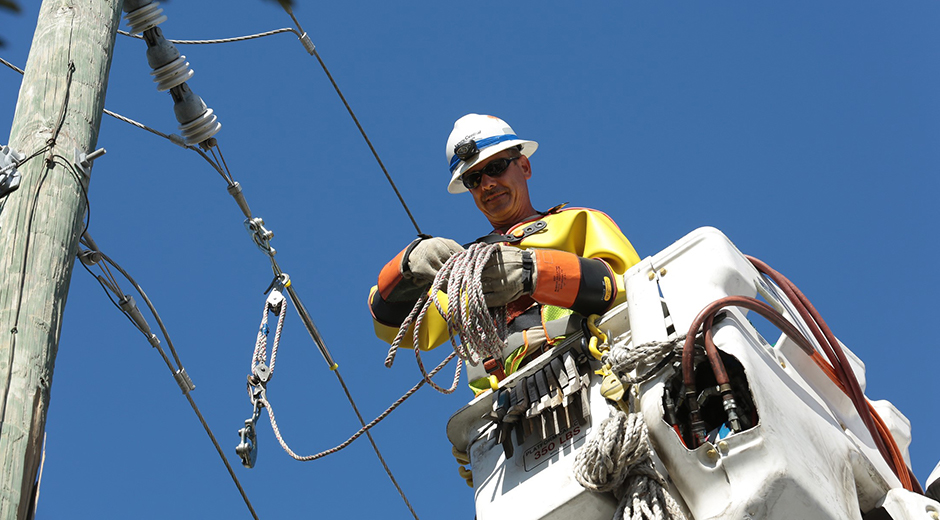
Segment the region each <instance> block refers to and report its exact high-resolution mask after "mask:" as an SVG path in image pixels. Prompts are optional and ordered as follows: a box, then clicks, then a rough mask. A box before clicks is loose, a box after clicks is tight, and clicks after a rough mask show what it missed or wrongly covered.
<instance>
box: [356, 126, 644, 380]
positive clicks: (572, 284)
mask: <svg viewBox="0 0 940 520" xmlns="http://www.w3.org/2000/svg"><path fill="white" fill-rule="evenodd" d="M537 148H538V143H536V142H535V141H527V140H524V139H520V138H519V137H517V136H516V134H515V132H514V131H513V129H512V128H511V127H510V126H509V125H508V124H506V122H505V121H503V120H502V119H499V118H498V117H494V116H488V115H479V114H467V115H465V116H463V117H461V118H460V119H458V120H457V122H456V123H454V130H453V131H452V132H451V133H450V137H448V139H447V147H446V150H445V151H446V153H447V163H448V167H449V169H450V184H448V186H447V191H448V192H450V193H455V194H457V193H462V192H466V191H469V192H470V195H471V196H472V197H473V201H474V203H476V206H477V208H478V209H479V210H480V211H481V212H482V213H483V215H484V216H486V218H487V220H489V222H490V225H492V226H493V231H492V233H491V234H490V235H487V236H485V237H483V238H481V239H480V240H481V241H486V242H488V243H499V244H500V246H499V250H498V251H497V252H496V253H494V254H493V256H491V257H490V260H489V262H488V263H487V264H486V267H485V268H484V270H483V274H482V277H481V282H482V285H483V292H484V295H485V297H486V303H487V305H488V306H490V307H498V306H503V305H506V306H507V309H506V310H507V319H508V330H509V336H508V338H507V344H508V346H507V347H506V348H505V349H504V351H503V359H500V360H487V362H486V363H481V364H480V365H479V366H477V367H469V368H470V380H471V381H470V386H471V387H472V388H473V389H474V391H475V392H482V391H484V390H486V389H488V388H490V382H489V375H490V374H493V375H496V377H497V378H498V379H502V378H504V377H506V376H507V375H509V374H511V373H513V372H515V371H516V370H518V369H519V367H520V366H522V365H523V364H524V363H525V362H526V361H528V360H529V359H534V358H535V357H537V356H538V355H539V354H541V353H542V352H545V351H546V350H547V349H549V348H551V347H552V346H553V345H554V344H556V342H557V341H558V340H560V339H562V338H563V337H564V336H565V335H567V334H571V333H572V332H574V331H576V330H580V324H581V317H582V316H589V315H591V314H602V313H604V312H606V311H607V310H608V309H610V308H611V307H613V306H614V305H617V304H619V303H621V302H623V301H624V300H625V299H626V294H625V291H624V288H623V276H622V275H623V274H624V273H625V272H626V271H627V269H629V268H630V267H631V266H633V265H634V264H636V263H638V262H639V261H640V258H639V256H637V253H636V251H635V250H634V249H633V246H632V245H631V244H630V241H629V240H627V238H626V237H625V236H624V235H623V233H622V232H621V231H620V228H618V227H617V224H615V223H614V221H613V220H611V218H610V217H608V216H607V215H605V214H604V213H601V212H600V211H596V210H592V209H586V208H564V204H560V205H558V206H555V207H553V208H551V209H549V210H547V211H538V210H536V209H535V208H534V207H533V206H532V202H531V200H530V199H529V187H528V181H529V179H530V178H531V177H532V165H531V163H530V162H529V157H531V156H532V154H533V153H535V150H536V149H537ZM462 250H463V247H461V246H460V244H458V243H457V242H455V241H454V240H451V239H449V238H443V237H434V238H419V239H417V240H415V241H414V242H412V243H411V244H409V245H408V246H407V247H406V248H405V249H403V250H402V251H401V252H400V253H398V255H396V256H395V258H393V259H392V260H391V261H390V262H389V263H388V264H386V265H385V267H383V268H382V271H381V272H380V273H379V279H378V284H377V285H376V286H375V287H373V288H372V290H371V292H370V294H369V306H370V308H371V310H372V318H373V321H374V325H375V331H376V335H377V336H378V337H379V338H381V339H383V340H384V341H386V342H388V343H391V342H392V341H393V340H394V338H395V335H396V334H397V333H398V329H399V327H400V326H401V324H402V322H403V321H404V320H405V318H406V317H407V316H408V313H409V312H410V311H411V309H412V308H413V307H414V305H415V302H416V301H417V300H418V298H419V297H420V296H421V295H422V294H424V293H426V292H427V291H428V289H429V288H430V286H431V283H432V282H433V281H434V277H435V276H436V275H437V272H438V271H439V270H440V269H441V267H442V266H443V265H444V263H445V262H447V260H448V259H449V258H450V257H451V255H453V254H454V253H456V252H458V251H462ZM418 334H419V345H420V348H421V349H422V350H430V349H432V348H434V347H437V346H438V345H440V344H442V343H444V342H445V341H447V339H448V332H447V324H446V322H445V321H444V319H443V318H442V317H441V316H440V314H438V313H437V310H436V309H435V308H434V307H433V306H432V307H431V310H430V311H429V313H428V316H427V317H426V318H425V321H424V323H423V324H422V326H421V330H420V331H418ZM402 344H403V345H411V344H412V339H411V338H406V339H405V340H404V341H403V342H402Z"/></svg>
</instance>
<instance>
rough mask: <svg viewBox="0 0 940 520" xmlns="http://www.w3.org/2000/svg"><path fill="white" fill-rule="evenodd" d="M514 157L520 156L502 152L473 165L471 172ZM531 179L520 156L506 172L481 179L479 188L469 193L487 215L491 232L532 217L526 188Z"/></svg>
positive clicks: (513, 151) (525, 160)
mask: <svg viewBox="0 0 940 520" xmlns="http://www.w3.org/2000/svg"><path fill="white" fill-rule="evenodd" d="M513 156H519V152H518V151H516V150H503V151H501V152H499V153H498V154H496V155H494V156H492V157H490V158H488V159H487V160H486V161H483V162H481V163H480V164H477V165H475V166H474V167H473V170H471V172H473V171H477V170H480V169H482V168H484V167H486V165H487V164H489V163H491V162H492V161H495V160H497V159H503V158H509V157H513ZM468 173H469V172H468ZM464 175H466V174H464ZM531 176H532V170H531V167H530V166H529V159H528V158H527V157H526V156H524V155H521V156H519V157H518V158H517V159H516V160H514V161H513V162H512V163H511V164H510V165H509V167H507V168H506V170H505V171H504V172H503V173H502V175H499V176H498V177H495V178H494V177H490V176H489V175H483V176H482V178H481V179H480V185H479V186H477V187H476V188H474V189H472V190H470V194H471V195H473V202H475V203H476V205H477V208H478V209H479V210H480V211H482V212H483V214H484V215H486V218H487V219H488V220H489V221H490V223H491V224H493V227H494V228H496V229H499V230H505V229H507V228H509V227H510V226H512V225H513V224H517V223H518V222H520V221H522V220H523V219H525V218H526V217H529V216H532V214H534V213H535V210H534V209H533V208H532V203H531V201H530V200H529V186H528V184H527V182H526V181H527V180H528V179H529V178H530V177H531Z"/></svg>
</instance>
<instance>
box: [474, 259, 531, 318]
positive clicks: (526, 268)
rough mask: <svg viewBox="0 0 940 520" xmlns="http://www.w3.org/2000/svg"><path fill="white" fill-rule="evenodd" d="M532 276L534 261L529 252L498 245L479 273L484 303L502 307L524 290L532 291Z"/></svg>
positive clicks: (488, 305)
mask: <svg viewBox="0 0 940 520" xmlns="http://www.w3.org/2000/svg"><path fill="white" fill-rule="evenodd" d="M535 279H536V272H535V262H533V261H532V256H531V253H530V252H528V251H524V250H522V249H519V248H518V247H512V246H505V245H500V246H499V249H498V250H497V251H495V252H494V253H493V255H492V256H490V258H489V260H487V262H486V265H484V266H483V272H482V273H481V275H480V282H481V284H482V285H483V297H484V298H486V306H487V307H502V306H503V305H506V304H508V303H509V302H512V301H514V300H516V299H517V298H519V297H520V296H522V295H523V294H532V288H533V287H535Z"/></svg>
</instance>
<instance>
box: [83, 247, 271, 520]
mask: <svg viewBox="0 0 940 520" xmlns="http://www.w3.org/2000/svg"><path fill="white" fill-rule="evenodd" d="M81 242H82V244H83V245H85V247H87V248H88V249H87V250H83V251H80V252H79V254H78V257H79V260H80V261H81V264H82V266H83V267H84V268H85V270H86V271H88V273H89V274H91V275H92V276H94V277H95V279H96V280H97V281H98V283H99V284H101V287H102V288H103V289H104V290H105V294H107V296H108V299H109V300H111V303H113V304H114V305H115V306H116V307H117V308H118V309H119V310H120V311H121V312H122V313H123V314H124V315H125V316H127V318H128V319H129V320H130V321H131V323H133V324H134V326H135V328H137V329H138V330H139V331H140V332H141V333H142V334H143V335H144V336H145V337H146V338H147V341H148V342H149V343H150V345H151V346H153V347H154V348H155V349H157V352H158V353H159V354H160V357H161V358H163V362H164V363H166V366H167V368H168V369H169V370H170V372H171V373H172V374H173V379H174V380H176V383H177V384H178V385H179V387H180V390H182V392H183V395H184V396H185V397H186V400H187V401H188V402H189V406H190V407H191V408H192V409H193V412H194V413H195V414H196V417H197V418H198V419H199V422H200V424H202V427H203V429H204V430H205V431H206V434H207V435H208V436H209V440H210V441H212V445H213V446H215V450H216V451H217V452H218V453H219V457H220V458H221V459H222V463H223V464H224V465H225V469H226V470H228V473H229V475H230V476H231V477H232V481H233V482H234V483H235V487H237V488H238V492H239V494H241V496H242V500H244V502H245V505H246V506H247V507H248V510H249V511H250V512H251V516H252V517H253V518H254V519H255V520H258V515H257V513H256V512H255V509H254V506H252V504H251V500H250V499H249V498H248V495H247V494H246V493H245V489H244V488H243V487H242V485H241V482H240V481H239V480H238V477H237V476H236V475H235V471H234V470H233V469H232V466H231V464H229V462H228V459H227V458H226V457H225V453H224V452H223V451H222V447H221V446H220V445H219V442H218V440H216V438H215V434H213V433H212V429H211V428H210V427H209V424H208V423H207V422H206V419H205V417H203V415H202V412H201V411H200V410H199V406H197V405H196V402H195V400H193V397H192V395H191V391H192V390H194V389H195V388H196V386H195V385H194V384H193V382H192V379H191V378H190V377H189V375H188V374H187V373H186V369H185V368H184V367H183V364H182V361H180V358H179V355H178V354H177V352H176V348H175V347H174V346H173V340H172V339H171V338H170V334H169V332H168V331H167V330H166V326H165V325H164V324H163V320H162V319H161V318H160V314H159V313H158V312H157V309H156V308H155V307H154V306H153V303H152V302H151V301H150V298H148V297H147V294H146V293H145V292H144V290H143V288H141V286H140V285H139V284H138V283H137V281H136V280H134V278H133V277H131V275H130V274H128V273H127V271H125V270H124V269H123V268H122V267H121V266H120V265H118V264H117V262H115V261H114V260H112V259H111V258H110V257H109V256H108V255H106V254H104V253H102V252H101V251H100V250H99V249H98V246H97V244H95V242H94V240H93V239H92V238H91V236H90V235H89V234H88V233H83V234H82V239H81ZM102 260H103V261H104V262H106V264H104V265H102V264H101V261H102ZM93 265H98V266H99V268H101V269H102V271H103V272H105V273H106V275H107V277H108V279H109V280H105V279H104V278H103V277H101V276H97V275H95V274H94V273H93V272H92V271H91V269H90V266H93ZM108 265H110V266H112V267H114V268H115V269H116V270H117V271H118V272H119V273H121V275H122V276H123V277H124V278H125V279H127V281H128V282H130V283H131V285H132V286H133V287H134V289H135V290H136V291H137V294H139V295H140V297H141V298H142V299H143V301H144V303H145V304H146V305H147V308H148V309H149V310H150V314H151V315H153V317H154V319H156V320H157V325H158V326H159V327H160V332H161V333H162V335H163V337H164V339H165V340H166V343H167V347H169V349H170V353H171V354H172V356H173V360H174V361H175V363H176V364H175V366H174V364H173V362H172V361H170V358H169V357H168V356H167V355H166V352H164V350H163V348H162V346H161V344H160V340H159V338H157V336H156V335H155V334H154V333H153V332H152V331H151V330H150V326H149V325H148V324H147V321H146V319H145V318H144V317H143V315H141V313H140V311H139V310H138V309H137V306H136V304H135V303H134V300H133V298H131V297H130V295H128V294H126V293H125V292H124V291H122V290H121V289H120V287H119V286H118V284H117V280H115V279H114V277H113V275H112V274H111V272H110V269H109V268H108ZM108 281H110V283H108ZM112 293H114V294H115V295H116V296H118V298H119V299H118V301H115V300H114V299H113V298H112V297H111V294H112Z"/></svg>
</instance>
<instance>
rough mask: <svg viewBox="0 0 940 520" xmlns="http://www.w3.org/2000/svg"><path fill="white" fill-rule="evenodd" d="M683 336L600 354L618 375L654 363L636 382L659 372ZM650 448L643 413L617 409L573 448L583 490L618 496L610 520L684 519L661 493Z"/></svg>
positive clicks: (614, 347)
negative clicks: (610, 493)
mask: <svg viewBox="0 0 940 520" xmlns="http://www.w3.org/2000/svg"><path fill="white" fill-rule="evenodd" d="M681 344H682V338H679V339H675V340H672V341H666V342H651V343H646V344H643V345H639V346H637V347H635V348H633V349H627V348H626V347H625V346H623V345H614V346H613V347H612V348H611V350H610V352H608V353H607V354H605V362H606V363H609V364H610V365H611V367H612V369H613V370H614V372H615V373H617V374H618V375H622V374H625V373H627V372H632V371H634V370H636V368H637V367H638V366H639V365H640V364H646V365H656V366H655V367H654V368H653V369H651V370H649V371H647V373H645V374H644V375H643V376H639V377H637V378H636V379H635V380H631V381H636V380H640V379H644V378H648V377H650V376H651V375H652V374H651V373H655V372H658V371H659V369H660V367H661V362H662V361H663V360H664V359H668V358H669V356H670V355H672V354H673V353H674V352H675V351H676V349H677V348H679V345H681ZM651 451H652V448H651V447H650V442H649V432H648V430H647V428H646V423H645V422H644V420H643V415H642V414H640V413H638V412H632V413H629V414H627V413H624V412H623V411H621V410H617V411H616V413H615V414H614V415H612V416H610V417H608V418H606V419H604V421H603V422H601V424H600V426H598V428H597V433H596V434H595V435H594V437H592V438H591V440H590V441H588V442H587V444H585V445H584V447H583V448H581V449H580V450H579V451H578V454H577V456H576V457H575V461H574V474H575V478H576V479H577V480H578V482H579V483H580V484H581V485H582V486H584V488H585V489H589V490H591V491H595V492H598V493H604V492H613V493H614V496H616V497H617V498H618V499H619V500H620V504H619V505H618V506H617V511H616V512H615V513H614V520H620V519H623V520H686V516H685V513H684V512H683V510H682V507H681V506H680V505H679V504H678V503H677V502H676V500H675V499H674V498H672V496H670V494H669V493H668V492H667V491H666V489H665V485H664V482H663V481H662V479H661V477H660V476H659V474H658V473H657V472H656V469H655V468H654V466H653V460H652V458H651V456H650V453H651Z"/></svg>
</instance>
